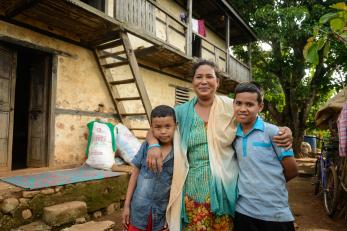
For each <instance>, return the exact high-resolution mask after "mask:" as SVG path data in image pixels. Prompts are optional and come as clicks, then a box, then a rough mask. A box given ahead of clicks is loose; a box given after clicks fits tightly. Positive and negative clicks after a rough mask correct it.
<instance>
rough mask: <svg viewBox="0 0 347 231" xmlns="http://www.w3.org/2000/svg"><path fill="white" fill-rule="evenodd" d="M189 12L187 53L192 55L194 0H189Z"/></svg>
mask: <svg viewBox="0 0 347 231" xmlns="http://www.w3.org/2000/svg"><path fill="white" fill-rule="evenodd" d="M187 12H188V27H187V30H186V54H187V55H188V56H192V41H193V38H192V37H193V35H192V31H193V30H192V16H193V0H188V1H187Z"/></svg>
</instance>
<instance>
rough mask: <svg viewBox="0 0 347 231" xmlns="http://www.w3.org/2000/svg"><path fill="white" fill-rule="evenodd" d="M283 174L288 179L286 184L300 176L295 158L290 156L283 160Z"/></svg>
mask: <svg viewBox="0 0 347 231" xmlns="http://www.w3.org/2000/svg"><path fill="white" fill-rule="evenodd" d="M282 166H283V173H284V177H285V178H286V182H288V181H290V180H291V179H293V178H294V177H296V176H297V175H298V166H297V164H296V161H295V159H294V157H292V156H288V157H284V158H283V160H282Z"/></svg>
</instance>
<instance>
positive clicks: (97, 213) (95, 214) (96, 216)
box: [93, 211, 102, 219]
mask: <svg viewBox="0 0 347 231" xmlns="http://www.w3.org/2000/svg"><path fill="white" fill-rule="evenodd" d="M93 217H94V218H95V219H97V218H100V217H102V212H101V211H96V212H94V213H93Z"/></svg>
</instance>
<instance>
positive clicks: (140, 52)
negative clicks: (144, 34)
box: [134, 46, 163, 57]
mask: <svg viewBox="0 0 347 231" xmlns="http://www.w3.org/2000/svg"><path fill="white" fill-rule="evenodd" d="M162 49H163V48H161V47H156V46H151V47H146V48H142V49H137V50H135V51H134V52H135V55H136V57H144V56H147V55H149V54H154V53H157V52H160V51H161V50H162Z"/></svg>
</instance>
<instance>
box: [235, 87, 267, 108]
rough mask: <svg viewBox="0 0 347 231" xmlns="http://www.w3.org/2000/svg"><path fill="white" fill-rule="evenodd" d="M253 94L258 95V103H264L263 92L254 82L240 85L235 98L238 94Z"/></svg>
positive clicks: (236, 89)
mask: <svg viewBox="0 0 347 231" xmlns="http://www.w3.org/2000/svg"><path fill="white" fill-rule="evenodd" d="M243 92H251V93H257V101H258V103H259V104H261V103H262V102H263V91H262V90H261V88H260V86H259V85H258V84H256V83H253V82H243V83H239V84H238V85H237V86H236V88H235V98H236V95H237V94H238V93H243Z"/></svg>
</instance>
